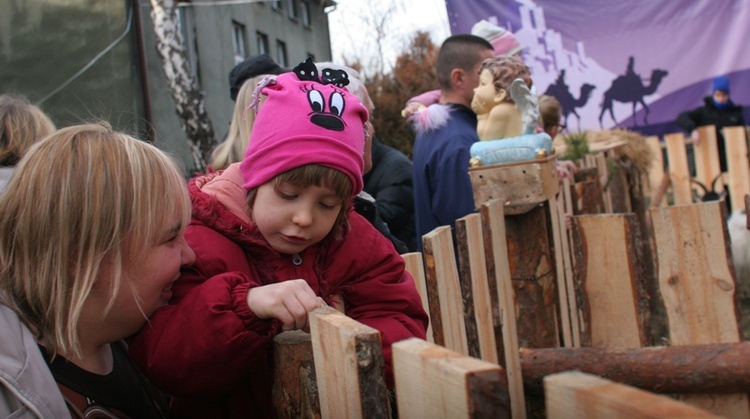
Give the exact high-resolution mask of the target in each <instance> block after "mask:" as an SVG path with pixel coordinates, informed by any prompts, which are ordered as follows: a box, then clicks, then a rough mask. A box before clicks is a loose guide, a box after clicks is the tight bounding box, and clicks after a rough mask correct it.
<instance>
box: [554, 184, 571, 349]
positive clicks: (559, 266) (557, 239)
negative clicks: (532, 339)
mask: <svg viewBox="0 0 750 419" xmlns="http://www.w3.org/2000/svg"><path fill="white" fill-rule="evenodd" d="M564 199H565V198H564V197H562V196H561V194H559V195H558V196H556V197H555V198H554V199H552V200H550V202H549V205H550V221H551V227H552V242H553V245H554V248H555V269H556V273H557V292H558V301H559V302H560V327H561V329H562V330H561V331H562V344H563V346H573V325H572V324H571V316H570V307H569V306H568V301H569V300H568V292H572V291H573V290H572V289H571V290H569V289H568V281H567V275H566V271H565V264H566V260H565V252H564V250H563V241H564V240H567V237H568V232H567V229H566V228H565V219H564V217H565V214H564V213H563V211H562V203H563V202H562V201H563V200H564ZM561 217H562V220H561Z"/></svg>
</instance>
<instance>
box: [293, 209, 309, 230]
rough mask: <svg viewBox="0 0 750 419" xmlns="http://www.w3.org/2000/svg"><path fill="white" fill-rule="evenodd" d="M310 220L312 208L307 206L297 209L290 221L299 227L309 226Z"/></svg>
mask: <svg viewBox="0 0 750 419" xmlns="http://www.w3.org/2000/svg"><path fill="white" fill-rule="evenodd" d="M312 220H313V215H312V210H311V209H310V208H307V207H304V208H300V209H298V210H297V211H296V212H295V213H294V216H293V217H292V222H293V223H294V224H297V225H298V226H300V227H308V226H310V225H311V224H312Z"/></svg>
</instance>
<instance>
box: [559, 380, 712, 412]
mask: <svg viewBox="0 0 750 419" xmlns="http://www.w3.org/2000/svg"><path fill="white" fill-rule="evenodd" d="M544 388H545V395H546V400H547V406H549V408H548V409H547V417H548V418H549V419H568V418H570V419H599V418H623V419H624V418H680V419H682V418H688V417H689V418H716V417H718V416H715V415H713V414H711V413H710V412H707V411H705V410H701V409H698V408H695V407H693V406H690V405H687V404H684V403H680V402H678V401H675V400H673V399H670V398H669V397H666V396H659V395H656V394H652V393H649V392H646V391H643V390H639V389H637V388H633V387H629V386H626V385H623V384H618V383H615V382H612V381H609V380H605V379H603V378H599V377H596V376H594V375H590V374H585V373H582V372H577V371H572V372H565V373H560V374H555V375H551V376H548V377H546V378H545V379H544Z"/></svg>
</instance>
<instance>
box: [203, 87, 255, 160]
mask: <svg viewBox="0 0 750 419" xmlns="http://www.w3.org/2000/svg"><path fill="white" fill-rule="evenodd" d="M265 77H266V76H265V75H260V76H255V77H252V78H249V79H247V80H245V82H244V83H242V87H241V88H240V91H239V93H238V94H237V101H236V102H235V103H234V113H233V114H232V122H231V123H230V124H229V132H228V133H227V138H226V139H225V140H224V141H223V142H222V143H221V144H219V145H217V146H216V147H215V148H214V149H213V151H212V152H211V159H210V162H209V163H210V165H211V168H212V169H214V170H224V169H226V168H227V167H229V165H230V164H232V163H236V162H239V161H242V158H243V157H245V149H246V148H247V143H248V140H250V133H251V132H252V130H253V124H254V123H255V112H256V111H255V110H254V109H253V108H248V106H250V104H251V103H252V101H253V92H254V91H255V87H256V86H257V85H258V83H259V82H260V81H261V80H263V78H265Z"/></svg>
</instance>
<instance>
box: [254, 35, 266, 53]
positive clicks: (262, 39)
mask: <svg viewBox="0 0 750 419" xmlns="http://www.w3.org/2000/svg"><path fill="white" fill-rule="evenodd" d="M256 36H257V37H258V54H268V35H266V34H264V33H263V32H260V31H258V32H256Z"/></svg>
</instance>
